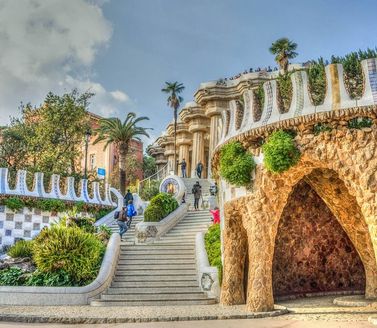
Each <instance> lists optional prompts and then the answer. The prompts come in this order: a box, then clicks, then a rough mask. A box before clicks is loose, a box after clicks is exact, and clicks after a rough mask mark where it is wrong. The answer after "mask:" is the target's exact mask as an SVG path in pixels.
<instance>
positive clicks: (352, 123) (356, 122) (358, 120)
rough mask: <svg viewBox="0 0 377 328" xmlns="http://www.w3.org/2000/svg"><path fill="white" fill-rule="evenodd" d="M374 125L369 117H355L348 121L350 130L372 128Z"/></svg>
mask: <svg viewBox="0 0 377 328" xmlns="http://www.w3.org/2000/svg"><path fill="white" fill-rule="evenodd" d="M372 124H373V121H372V119H371V118H369V117H355V118H353V119H351V120H349V121H348V128H349V129H362V128H370V127H371V126H372Z"/></svg>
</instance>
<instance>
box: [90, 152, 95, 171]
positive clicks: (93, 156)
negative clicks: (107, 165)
mask: <svg viewBox="0 0 377 328" xmlns="http://www.w3.org/2000/svg"><path fill="white" fill-rule="evenodd" d="M89 167H90V170H94V168H95V167H96V155H95V154H90V155H89Z"/></svg>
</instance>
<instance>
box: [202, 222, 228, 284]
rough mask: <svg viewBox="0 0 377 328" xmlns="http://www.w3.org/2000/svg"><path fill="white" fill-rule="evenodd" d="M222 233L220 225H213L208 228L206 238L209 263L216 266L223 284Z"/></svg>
mask: <svg viewBox="0 0 377 328" xmlns="http://www.w3.org/2000/svg"><path fill="white" fill-rule="evenodd" d="M220 235H221V231H220V224H213V225H211V226H210V227H209V228H208V231H207V233H206V234H205V236H204V242H205V247H206V251H207V255H208V261H209V264H210V265H211V266H215V267H217V269H218V272H219V283H220V285H221V282H222V273H223V265H222V262H221V237H220Z"/></svg>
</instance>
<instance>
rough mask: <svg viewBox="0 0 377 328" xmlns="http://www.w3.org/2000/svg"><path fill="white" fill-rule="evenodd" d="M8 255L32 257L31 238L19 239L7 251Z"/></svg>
mask: <svg viewBox="0 0 377 328" xmlns="http://www.w3.org/2000/svg"><path fill="white" fill-rule="evenodd" d="M7 254H8V255H9V256H10V257H13V258H17V257H32V255H33V240H19V241H17V242H16V243H15V244H14V245H13V246H11V248H9V250H8V253H7Z"/></svg>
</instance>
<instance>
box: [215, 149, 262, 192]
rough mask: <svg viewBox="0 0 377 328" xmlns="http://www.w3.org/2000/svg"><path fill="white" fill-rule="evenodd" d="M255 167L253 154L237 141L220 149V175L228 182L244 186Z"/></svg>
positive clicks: (248, 181) (249, 179)
mask: <svg viewBox="0 0 377 328" xmlns="http://www.w3.org/2000/svg"><path fill="white" fill-rule="evenodd" d="M254 168H255V162H254V159H253V156H252V155H251V154H249V153H248V152H247V151H246V150H245V149H244V148H243V147H242V145H241V144H240V143H239V142H230V143H228V144H226V145H224V146H223V147H222V148H221V151H220V175H221V176H222V177H223V178H224V179H225V180H226V181H228V182H229V183H231V184H233V185H236V186H245V185H247V184H248V183H250V181H251V172H252V171H253V169H254Z"/></svg>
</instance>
